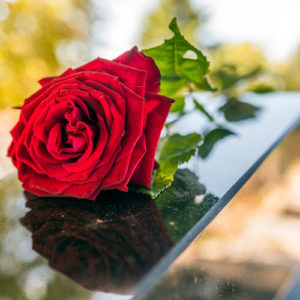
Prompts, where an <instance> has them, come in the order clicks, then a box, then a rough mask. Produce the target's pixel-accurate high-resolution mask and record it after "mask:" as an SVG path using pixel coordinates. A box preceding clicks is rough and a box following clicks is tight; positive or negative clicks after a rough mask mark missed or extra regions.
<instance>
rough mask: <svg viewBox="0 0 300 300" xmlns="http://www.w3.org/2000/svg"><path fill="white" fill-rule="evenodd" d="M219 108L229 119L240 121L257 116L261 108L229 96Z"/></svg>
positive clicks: (230, 120)
mask: <svg viewBox="0 0 300 300" xmlns="http://www.w3.org/2000/svg"><path fill="white" fill-rule="evenodd" d="M219 110H220V111H222V112H223V113H224V116H225V118H226V120H227V121H229V122H238V121H242V120H246V119H252V118H255V117H256V114H257V112H258V111H259V110H260V108H259V107H258V106H255V105H252V104H250V103H247V102H241V101H239V100H238V99H236V98H229V99H228V100H227V102H226V103H225V104H224V105H223V106H221V107H220V108H219Z"/></svg>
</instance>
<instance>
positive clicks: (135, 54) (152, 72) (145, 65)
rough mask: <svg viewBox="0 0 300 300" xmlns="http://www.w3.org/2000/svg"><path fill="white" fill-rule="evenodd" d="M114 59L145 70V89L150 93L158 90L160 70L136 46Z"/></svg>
mask: <svg viewBox="0 0 300 300" xmlns="http://www.w3.org/2000/svg"><path fill="white" fill-rule="evenodd" d="M114 61H115V62H118V63H120V64H123V65H127V66H130V67H134V68H136V69H139V70H145V71H146V72H147V77H146V91H148V92H152V93H158V92H159V89H160V72H159V69H158V68H157V66H156V64H155V62H154V60H153V58H152V57H150V56H146V55H145V54H144V53H143V52H139V51H138V48H137V47H136V46H135V47H133V48H132V49H131V50H129V51H127V52H125V53H123V54H122V55H120V56H119V57H117V58H115V59H114Z"/></svg>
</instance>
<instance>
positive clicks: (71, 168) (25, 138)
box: [8, 47, 173, 200]
mask: <svg viewBox="0 0 300 300" xmlns="http://www.w3.org/2000/svg"><path fill="white" fill-rule="evenodd" d="M40 83H41V85H42V88H41V89H40V90H39V91H37V92H36V93H35V94H33V95H32V96H31V97H29V98H28V99H26V100H25V102H24V105H23V107H22V111H21V115H20V120H19V121H18V123H17V124H16V126H15V127H14V128H13V129H12V131H11V134H12V137H13V141H12V143H11V145H10V148H9V150H8V155H9V156H10V157H11V158H12V160H13V163H14V165H15V166H16V167H17V169H18V176H19V179H20V180H21V181H22V183H23V187H24V189H26V190H28V191H30V192H32V193H34V194H37V195H40V196H49V195H56V196H72V197H77V198H88V199H92V200H94V199H95V198H96V197H97V195H98V194H99V192H100V191H101V190H109V189H118V190H121V191H127V190H128V187H127V184H128V182H129V181H131V182H133V183H136V184H140V185H143V186H146V187H148V188H150V185H151V176H152V171H153V166H154V155H155V152H156V148H157V143H158V140H159V137H160V133H161V130H162V128H163V125H164V123H165V120H166V117H167V115H168V113H169V110H170V107H171V104H172V102H173V100H172V99H170V98H167V97H164V96H161V95H159V94H158V92H159V86H160V73H159V70H158V68H157V67H156V65H155V63H154V61H153V59H152V58H151V57H147V56H145V55H144V54H143V53H142V52H139V51H138V49H137V48H136V47H134V48H133V49H131V50H130V51H128V52H125V53H124V54H122V55H121V56H120V57H118V58H116V59H115V60H113V61H109V60H106V59H101V58H97V59H95V60H93V61H91V62H89V63H88V64H86V65H84V66H82V67H79V68H77V69H75V70H73V69H68V70H67V71H66V72H64V73H63V74H62V75H60V76H58V77H51V78H45V79H42V80H41V81H40Z"/></svg>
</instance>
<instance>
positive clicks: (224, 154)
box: [0, 93, 300, 300]
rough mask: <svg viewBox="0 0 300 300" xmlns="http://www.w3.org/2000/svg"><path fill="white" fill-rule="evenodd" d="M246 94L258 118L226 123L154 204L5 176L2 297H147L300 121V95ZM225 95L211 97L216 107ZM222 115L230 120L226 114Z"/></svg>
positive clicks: (0, 218)
mask: <svg viewBox="0 0 300 300" xmlns="http://www.w3.org/2000/svg"><path fill="white" fill-rule="evenodd" d="M198 97H199V100H202V99H203V96H200V95H199V96H198ZM244 100H246V101H248V102H250V103H252V104H254V105H255V106H257V107H259V110H258V112H257V114H256V118H248V119H246V120H243V121H239V122H234V123H233V122H232V123H229V124H227V127H228V128H229V129H231V130H232V131H234V132H235V133H236V134H235V135H231V136H228V137H226V138H224V139H222V140H221V141H219V142H218V143H217V144H216V145H215V147H214V148H213V150H212V152H211V153H209V155H208V156H207V157H206V159H201V158H194V159H192V160H191V161H190V162H189V163H188V164H186V165H184V166H182V170H180V171H179V172H177V174H176V177H175V181H174V183H173V185H172V187H171V188H169V189H168V190H166V191H165V192H164V193H162V194H161V195H160V196H159V197H158V198H157V199H156V200H155V201H153V200H150V199H149V198H147V197H146V196H143V195H137V194H135V193H121V192H107V193H103V194H101V197H99V199H98V200H97V201H96V202H91V201H88V200H77V199H51V198H50V199H49V198H45V199H43V198H35V197H34V196H32V195H30V194H26V197H25V196H24V193H23V191H22V189H21V187H20V184H19V183H18V181H17V179H16V178H15V177H11V178H6V179H5V180H2V181H1V182H0V187H1V190H0V195H1V200H0V226H1V228H0V298H1V297H2V298H5V297H9V298H12V299H34V298H35V299H43V298H45V297H46V298H47V299H60V298H57V296H58V294H59V293H64V295H65V296H64V298H65V299H93V300H95V299H106V298H107V299H110V298H109V297H110V296H111V295H109V294H107V295H106V294H102V293H101V292H109V293H115V294H127V295H132V294H136V298H137V299H138V298H141V297H144V296H145V295H146V294H147V293H148V292H149V291H150V290H151V289H152V287H153V286H154V285H155V284H156V283H157V282H158V281H159V280H160V278H161V277H162V276H163V274H164V272H165V271H166V270H167V268H168V267H169V266H170V265H171V264H172V262H173V261H174V260H175V259H176V257H178V255H179V254H180V253H181V252H182V251H183V250H184V249H186V248H187V247H188V245H189V244H190V243H191V242H192V241H193V239H194V238H195V237H196V236H197V235H199V234H200V233H201V231H202V230H203V229H204V228H205V227H206V226H207V225H208V224H209V222H210V221H211V220H212V219H213V218H214V217H215V216H216V215H217V213H218V212H219V211H220V210H221V209H222V208H223V207H224V206H225V205H226V203H227V202H228V201H229V200H230V199H231V198H232V197H233V196H234V194H235V193H236V192H237V191H238V190H239V189H240V187H241V186H242V185H243V183H244V182H245V181H246V180H247V179H248V178H249V176H250V175H251V174H252V173H253V172H254V171H255V169H256V168H257V167H258V166H259V164H260V163H261V162H262V160H263V159H264V158H265V156H266V155H267V154H268V153H269V152H270V151H271V150H272V148H273V147H275V146H276V144H277V143H278V142H279V141H280V139H282V138H283V137H284V135H285V134H286V133H287V132H288V131H289V130H290V129H291V128H292V127H293V126H295V125H296V124H297V123H298V122H299V117H300V94H297V93H294V94H286V93H278V94H268V95H264V96H262V95H254V94H249V95H246V96H245V99H244ZM223 102H224V100H223V99H222V98H220V99H217V100H216V101H211V99H208V100H207V106H208V109H209V110H210V111H214V110H216V109H217V108H218V107H220V106H221V105H223ZM218 121H219V122H221V123H222V124H225V120H224V119H223V117H222V115H221V114H220V120H218ZM206 124H207V123H206V122H205V119H203V117H202V116H200V115H199V113H197V112H195V113H192V114H189V115H188V116H187V117H186V119H185V120H184V119H183V120H182V121H180V122H178V124H177V125H176V127H177V128H176V130H177V131H179V132H180V133H188V132H190V131H195V130H197V129H198V128H199V130H200V129H201V128H203V127H205V126H207V125H206ZM26 198H27V199H26ZM25 206H26V207H27V208H26V207H25ZM20 218H21V223H22V224H23V225H22V224H21V223H20V221H19V220H20ZM24 226H25V227H26V228H27V229H25V227H24ZM31 243H32V246H33V249H34V250H35V251H36V252H38V253H39V254H41V256H39V255H37V254H36V252H35V251H34V250H32V249H31ZM42 257H43V258H42ZM48 264H49V265H50V266H51V268H49V267H47V265H48ZM54 270H56V271H54ZM57 271H59V272H57ZM41 274H42V275H41ZM61 274H64V275H66V276H67V277H64V276H62V275H61ZM68 278H71V279H72V280H73V281H71V280H69V279H68ZM75 282H76V283H75ZM81 286H83V287H85V288H86V289H88V290H92V291H101V292H100V293H92V292H88V291H87V290H85V289H83V288H82V287H81ZM115 297H116V298H113V299H118V298H120V299H125V298H126V299H127V298H131V296H128V297H126V296H120V297H117V296H116V295H115Z"/></svg>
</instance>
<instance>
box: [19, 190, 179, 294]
mask: <svg viewBox="0 0 300 300" xmlns="http://www.w3.org/2000/svg"><path fill="white" fill-rule="evenodd" d="M26 197H27V199H28V200H27V206H28V207H29V208H31V211H30V212H28V213H27V214H26V216H25V217H23V218H22V220H21V222H22V224H23V225H24V226H26V227H27V228H28V229H29V230H30V231H31V232H32V239H33V249H34V250H36V251H37V252H38V253H40V254H41V255H43V256H44V257H46V258H47V259H48V260H49V265H50V266H51V267H53V268H54V269H57V270H58V271H60V272H62V273H64V274H65V275H67V276H69V277H70V278H72V279H73V280H75V281H76V282H78V283H79V284H81V285H83V286H84V287H86V288H88V289H91V290H101V291H106V292H119V293H122V292H123V293H124V292H128V291H130V289H131V287H132V286H133V285H134V284H135V283H136V282H137V281H138V280H139V279H140V278H141V277H142V275H143V274H145V272H147V271H148V270H149V269H150V268H151V267H152V266H153V265H154V264H155V263H156V262H157V261H158V260H159V259H160V258H161V257H162V255H164V254H165V253H166V252H167V251H168V250H169V249H170V248H171V246H172V245H173V241H172V239H171V238H170V236H169V234H168V232H167V231H166V228H165V225H164V223H163V221H162V219H161V217H160V215H159V213H158V210H157V208H156V206H155V203H154V201H152V200H149V199H147V198H146V197H144V196H142V195H138V194H134V193H121V192H117V191H116V192H105V193H103V194H102V196H101V202H99V200H97V201H95V202H90V201H84V200H78V199H77V200H75V199H74V201H71V202H70V201H68V200H69V199H61V198H59V199H57V198H56V199H55V198H53V199H51V200H50V199H49V198H36V199H34V197H33V196H32V195H31V194H29V193H27V194H26ZM129 198H130V199H129ZM49 200H50V201H49ZM127 200H130V201H127Z"/></svg>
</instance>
